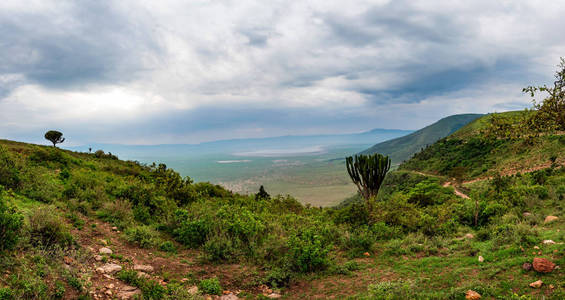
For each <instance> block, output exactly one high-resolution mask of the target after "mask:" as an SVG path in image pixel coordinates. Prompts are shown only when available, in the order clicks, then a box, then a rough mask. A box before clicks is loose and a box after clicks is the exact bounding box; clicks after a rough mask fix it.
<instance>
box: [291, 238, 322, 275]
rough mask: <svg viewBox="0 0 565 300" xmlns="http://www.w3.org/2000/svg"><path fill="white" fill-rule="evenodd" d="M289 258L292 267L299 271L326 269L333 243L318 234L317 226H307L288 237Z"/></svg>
mask: <svg viewBox="0 0 565 300" xmlns="http://www.w3.org/2000/svg"><path fill="white" fill-rule="evenodd" d="M287 246H288V249H289V250H288V254H287V255H288V258H289V262H290V264H291V268H292V269H294V270H295V271H299V272H313V271H318V270H322V269H325V268H326V267H327V266H328V265H329V264H330V260H329V258H328V253H329V251H330V249H331V245H329V243H328V242H327V241H325V240H324V238H323V237H322V236H320V235H319V234H318V229H317V228H305V229H303V230H302V231H301V232H300V233H294V234H292V235H291V236H290V237H289V239H288V243H287Z"/></svg>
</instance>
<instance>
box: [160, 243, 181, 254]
mask: <svg viewBox="0 0 565 300" xmlns="http://www.w3.org/2000/svg"><path fill="white" fill-rule="evenodd" d="M159 250H161V251H165V252H170V253H176V252H177V247H175V244H173V242H171V241H165V242H162V243H161V245H159Z"/></svg>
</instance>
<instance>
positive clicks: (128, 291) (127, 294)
mask: <svg viewBox="0 0 565 300" xmlns="http://www.w3.org/2000/svg"><path fill="white" fill-rule="evenodd" d="M136 295H141V290H140V289H138V288H136V287H133V286H125V287H123V288H122V290H121V291H120V292H119V293H118V298H120V299H124V300H125V299H131V298H133V297H134V296H136Z"/></svg>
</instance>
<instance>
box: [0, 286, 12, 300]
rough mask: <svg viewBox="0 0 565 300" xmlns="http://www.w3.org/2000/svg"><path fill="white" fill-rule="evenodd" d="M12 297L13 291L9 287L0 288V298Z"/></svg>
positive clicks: (7, 299)
mask: <svg viewBox="0 0 565 300" xmlns="http://www.w3.org/2000/svg"><path fill="white" fill-rule="evenodd" d="M12 299H14V292H12V290H11V289H10V288H7V287H5V288H0V300H12Z"/></svg>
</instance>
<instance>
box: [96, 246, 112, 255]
mask: <svg viewBox="0 0 565 300" xmlns="http://www.w3.org/2000/svg"><path fill="white" fill-rule="evenodd" d="M98 252H99V253H100V254H112V249H110V248H107V247H103V248H100V250H98Z"/></svg>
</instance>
